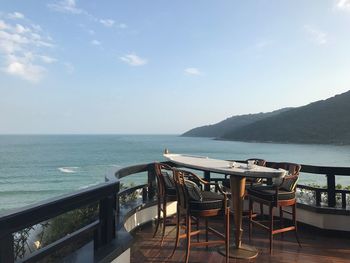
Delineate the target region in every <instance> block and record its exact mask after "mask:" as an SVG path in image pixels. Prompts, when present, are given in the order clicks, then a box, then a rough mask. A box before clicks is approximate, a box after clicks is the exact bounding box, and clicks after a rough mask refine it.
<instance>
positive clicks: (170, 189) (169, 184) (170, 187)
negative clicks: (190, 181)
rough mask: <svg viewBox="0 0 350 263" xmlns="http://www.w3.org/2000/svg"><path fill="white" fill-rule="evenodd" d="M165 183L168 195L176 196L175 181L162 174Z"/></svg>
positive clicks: (166, 174)
mask: <svg viewBox="0 0 350 263" xmlns="http://www.w3.org/2000/svg"><path fill="white" fill-rule="evenodd" d="M162 175H163V178H164V183H165V188H166V192H167V194H168V195H176V188H175V182H174V179H173V178H172V177H171V176H170V175H169V174H168V173H166V172H163V173H162Z"/></svg>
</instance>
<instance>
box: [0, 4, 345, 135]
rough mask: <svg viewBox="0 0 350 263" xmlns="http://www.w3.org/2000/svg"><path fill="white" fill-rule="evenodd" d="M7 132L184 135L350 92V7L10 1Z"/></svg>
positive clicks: (2, 32) (2, 20)
mask: <svg viewBox="0 0 350 263" xmlns="http://www.w3.org/2000/svg"><path fill="white" fill-rule="evenodd" d="M1 2H2V3H1V6H0V83H1V84H0V123H1V125H0V133H5V134H6V133H55V134H57V133H136V134H137V133H141V134H144V133H153V134H155V133H174V134H177V133H182V132H184V131H186V130H188V129H190V128H193V127H196V126H199V125H205V124H210V123H215V122H218V121H220V120H222V119H225V118H227V117H229V116H232V115H237V114H245V113H255V112H266V111H271V110H275V109H279V108H282V107H289V106H301V105H304V104H307V103H310V102H312V101H315V100H319V99H325V98H328V97H331V96H333V95H335V94H338V93H342V92H345V91H347V90H349V89H350V52H349V47H350V0H323V1H320V0H309V1H305V0H289V1H279V0H275V1H273V0H256V1H233V0H230V1H228V0H227V1H213V0H211V1H209V0H202V1H195V0H193V1H190V0H186V1H160V0H159V1H151V0H150V1H141V0H140V1H132V0H130V1H115V0H104V1H91V0H85V1H82V0H81V1H78V0H75V1H74V0H58V1H53V0H51V1H43V0H35V1H34V0H32V1H30V0H27V1H23V0H2V1H1Z"/></svg>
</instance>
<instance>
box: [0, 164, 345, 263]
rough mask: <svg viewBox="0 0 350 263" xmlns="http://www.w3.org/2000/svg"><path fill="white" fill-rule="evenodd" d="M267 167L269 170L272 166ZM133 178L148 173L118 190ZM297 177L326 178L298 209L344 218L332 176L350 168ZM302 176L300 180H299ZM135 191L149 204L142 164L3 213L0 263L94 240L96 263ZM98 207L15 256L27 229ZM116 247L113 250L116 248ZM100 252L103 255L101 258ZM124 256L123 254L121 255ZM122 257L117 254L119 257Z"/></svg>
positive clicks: (150, 182) (152, 185)
mask: <svg viewBox="0 0 350 263" xmlns="http://www.w3.org/2000/svg"><path fill="white" fill-rule="evenodd" d="M272 164H273V163H272V162H268V164H267V165H268V166H270V165H272ZM202 172H203V175H204V178H205V179H206V180H209V181H222V180H223V177H220V178H219V177H215V178H214V177H212V175H211V174H210V173H209V172H207V171H202ZM138 173H147V184H139V185H136V186H133V187H131V188H128V189H120V179H122V178H125V177H127V176H130V175H134V174H138ZM302 173H310V174H314V175H315V176H322V175H323V176H324V175H325V176H326V177H327V188H318V187H312V186H306V185H298V189H299V190H305V191H312V192H314V193H315V194H314V199H315V200H314V202H313V204H310V205H308V204H303V206H310V207H311V206H312V207H317V208H318V209H319V210H318V211H321V212H322V211H323V210H324V211H326V210H327V209H330V208H332V211H334V210H337V211H342V212H343V213H344V212H346V213H347V214H348V212H349V210H346V207H347V205H348V204H347V198H348V197H349V195H350V191H348V190H337V189H336V175H337V176H338V175H339V176H350V168H346V167H324V166H311V165H302ZM301 176H302V175H301ZM135 191H138V192H140V193H141V196H142V198H139V202H136V203H135V205H141V206H142V205H145V204H147V203H152V202H153V201H154V197H155V194H156V179H155V174H154V171H153V170H152V165H151V164H141V165H135V166H129V167H126V168H123V169H120V170H118V171H117V172H116V173H115V174H113V175H109V176H107V177H106V182H105V183H101V184H99V185H96V186H93V187H90V188H88V189H84V190H80V191H77V192H75V193H71V194H66V195H64V196H60V197H57V198H53V199H50V200H46V201H43V202H40V203H37V204H34V205H31V206H28V207H25V208H21V209H16V210H12V211H6V212H3V213H1V214H0V263H2V262H6V263H8V262H15V261H16V260H17V261H20V262H37V261H39V260H41V259H44V258H46V257H47V256H50V255H51V254H53V253H54V252H55V251H57V249H60V248H62V247H64V246H69V245H71V244H74V243H75V242H76V240H78V239H81V238H85V239H87V240H93V244H94V251H95V252H94V255H95V256H94V257H95V258H94V261H99V259H100V258H103V255H102V256H101V253H107V252H104V251H109V250H105V249H104V248H105V247H108V246H109V247H110V246H111V244H112V243H113V242H114V240H115V239H116V238H118V233H119V232H120V230H121V229H122V228H123V227H122V225H123V221H121V222H118V220H123V218H122V217H121V212H120V211H121V207H122V204H121V203H120V202H119V200H120V199H121V198H122V197H123V196H125V195H129V194H132V193H133V192H135ZM322 196H327V203H323V202H322ZM337 196H340V199H341V206H339V207H336V203H337V202H336V200H337ZM95 203H98V218H97V219H96V220H94V221H93V222H91V223H89V224H88V225H85V226H83V227H81V228H80V229H78V230H76V231H74V232H73V233H70V234H69V235H65V236H64V237H62V238H60V239H58V240H56V241H54V242H53V243H51V244H50V245H47V246H46V247H43V248H39V249H37V250H36V251H34V252H33V253H31V254H26V255H25V257H24V258H19V259H18V258H17V259H16V258H15V256H14V246H15V244H14V235H15V234H16V232H17V231H21V230H23V229H25V228H27V227H31V226H33V225H36V224H38V223H40V222H43V221H49V220H51V219H53V218H54V217H56V216H58V215H61V214H63V213H67V212H69V211H72V210H74V209H78V208H81V207H83V206H87V205H91V204H95ZM117 246H118V245H117ZM101 251H102V252H101ZM122 252H123V251H122ZM122 252H121V253H122Z"/></svg>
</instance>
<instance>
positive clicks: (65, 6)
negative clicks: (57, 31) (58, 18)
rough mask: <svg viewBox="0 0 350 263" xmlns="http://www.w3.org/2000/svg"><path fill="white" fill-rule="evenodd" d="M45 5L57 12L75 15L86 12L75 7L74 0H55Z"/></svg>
mask: <svg viewBox="0 0 350 263" xmlns="http://www.w3.org/2000/svg"><path fill="white" fill-rule="evenodd" d="M47 6H48V7H49V8H50V9H52V10H54V11H57V12H62V13H70V14H75V15H79V14H86V12H85V11H84V10H83V9H80V8H78V7H77V5H76V2H75V0H62V1H57V2H56V3H53V4H48V5H47Z"/></svg>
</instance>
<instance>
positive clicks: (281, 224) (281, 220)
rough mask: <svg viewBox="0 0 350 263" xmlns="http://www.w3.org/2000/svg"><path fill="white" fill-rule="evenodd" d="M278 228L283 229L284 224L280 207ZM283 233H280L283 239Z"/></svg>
mask: <svg viewBox="0 0 350 263" xmlns="http://www.w3.org/2000/svg"><path fill="white" fill-rule="evenodd" d="M280 227H281V228H283V227H284V222H283V209H282V206H280ZM283 235H284V233H283V232H282V233H281V237H282V238H283Z"/></svg>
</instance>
